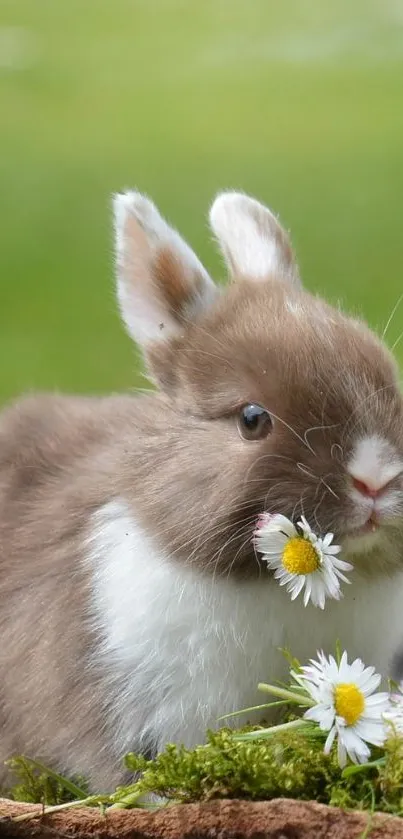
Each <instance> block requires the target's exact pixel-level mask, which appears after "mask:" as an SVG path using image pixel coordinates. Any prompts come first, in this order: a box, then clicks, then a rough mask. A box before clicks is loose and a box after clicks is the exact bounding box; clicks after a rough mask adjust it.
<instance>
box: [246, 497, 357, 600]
mask: <svg viewBox="0 0 403 839" xmlns="http://www.w3.org/2000/svg"><path fill="white" fill-rule="evenodd" d="M332 541H333V533H327V534H326V536H324V537H323V538H321V537H320V536H316V535H315V533H314V532H313V530H312V529H311V527H310V526H309V524H308V522H307V520H306V519H305V518H304V516H302V517H301V520H300V521H299V522H298V523H297V526H296V527H295V526H294V525H293V523H292V522H291V521H290V520H289V519H287V518H286V517H285V516H282V515H270V514H269V513H265V514H264V515H262V516H260V518H259V519H258V522H257V528H256V530H255V533H254V543H255V546H256V549H257V550H258V551H259V553H261V554H263V559H264V560H265V562H267V567H268V568H270V570H272V571H274V577H275V579H276V580H278V581H279V583H280V585H281V586H285V587H286V590H287V591H288V592H289V593H290V594H291V600H295V598H296V597H298V595H299V594H300V593H301V591H302V590H303V589H304V588H305V591H304V605H305V606H307V605H308V603H309V601H310V600H311V602H312V603H313V605H314V606H319V607H320V608H321V609H324V607H325V600H326V598H327V597H331V598H333V599H334V600H339V599H340V597H341V592H340V580H343V582H345V583H348V582H349V580H347V577H345V575H344V574H343V571H351V569H352V567H353V566H352V565H350V563H349V562H344V561H343V560H342V559H339V558H338V557H337V554H338V553H340V551H341V548H340V547H339V545H332Z"/></svg>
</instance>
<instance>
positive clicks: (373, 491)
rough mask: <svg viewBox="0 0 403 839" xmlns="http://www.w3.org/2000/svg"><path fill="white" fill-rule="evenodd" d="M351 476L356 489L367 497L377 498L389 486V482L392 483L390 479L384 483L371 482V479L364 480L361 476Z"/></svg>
mask: <svg viewBox="0 0 403 839" xmlns="http://www.w3.org/2000/svg"><path fill="white" fill-rule="evenodd" d="M351 477H352V484H353V487H354V489H356V490H357V491H358V492H359V493H360V494H361V495H365V496H366V497H367V498H377V497H378V495H380V494H381V493H382V492H383V491H384V490H385V489H386V488H387V486H388V484H390V481H385V482H384V483H379V482H377V481H372V482H371V483H369V481H362V480H361V478H356V477H355V476H354V475H352V476H351Z"/></svg>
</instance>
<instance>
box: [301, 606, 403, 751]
mask: <svg viewBox="0 0 403 839" xmlns="http://www.w3.org/2000/svg"><path fill="white" fill-rule="evenodd" d="M317 596H318V592H317V590H313V591H312V599H314V598H315V597H317ZM317 655H318V658H317V660H316V661H315V660H311V661H310V663H309V665H308V666H306V667H303V668H302V673H298V674H294V678H295V679H296V681H297V682H298V683H299V684H300V685H301V686H303V687H304V688H305V689H306V690H307V692H308V694H309V695H310V697H311V698H312V699H313V701H314V702H315V705H314V706H313V707H311V708H309V709H308V710H307V711H306V712H305V714H304V719H307V720H310V721H311V722H316V723H317V724H318V725H319V727H320V729H321V730H322V731H328V732H329V734H328V737H327V739H326V743H325V752H326V754H328V753H329V751H330V749H331V748H332V745H333V743H334V741H335V740H336V739H337V754H338V761H339V764H340V766H345V764H346V762H347V757H348V758H349V759H350V760H351V761H353V763H362V762H363V761H366V760H368V758H369V756H370V749H369V747H368V744H371V745H373V746H381V745H382V744H383V743H384V742H385V738H386V736H387V726H388V720H389V725H393V710H392V706H393V702H392V700H391V699H390V697H389V694H388V693H386V692H383V693H375V692H374V691H376V689H377V687H378V686H379V683H380V677H379V676H378V674H377V673H375V670H374V668H373V667H365V665H364V663H363V662H362V661H361V659H359V658H357V659H355V660H354V661H353V662H352V663H351V664H349V662H348V658H347V653H346V652H345V651H344V652H343V654H342V656H341V658H340V660H339V662H337V661H336V660H335V658H334V657H333V656H329V657H328V658H327V657H326V656H325V655H324V653H323V652H322V651H321V652H319V653H318V654H317ZM396 704H397V705H398V706H400V719H399V722H400V725H401V729H400V730H401V731H402V734H403V695H402V697H401V701H399V702H397V703H396Z"/></svg>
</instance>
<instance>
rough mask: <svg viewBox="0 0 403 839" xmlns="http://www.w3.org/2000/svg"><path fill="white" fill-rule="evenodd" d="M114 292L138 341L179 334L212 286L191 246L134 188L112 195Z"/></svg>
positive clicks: (213, 291) (209, 296)
mask: <svg viewBox="0 0 403 839" xmlns="http://www.w3.org/2000/svg"><path fill="white" fill-rule="evenodd" d="M113 209H114V219H115V242H116V271H117V296H118V300H119V306H120V310H121V313H122V317H123V320H124V322H125V324H126V327H127V329H128V331H129V333H130V335H131V336H132V338H134V340H135V341H137V343H139V344H140V345H141V346H143V347H144V346H148V345H149V344H150V343H152V342H155V341H158V340H161V339H162V340H164V339H166V338H170V337H173V336H176V335H180V333H181V331H182V329H183V325H184V323H185V322H187V321H189V320H192V319H193V318H194V317H197V315H198V313H199V312H200V311H201V310H203V309H205V308H207V307H208V306H209V305H210V304H211V303H212V301H213V300H214V298H215V296H216V293H217V289H216V286H215V285H214V283H213V281H212V280H211V279H210V277H209V275H208V274H207V272H206V271H205V269H204V268H203V266H202V264H201V262H199V260H198V258H197V256H196V255H195V254H194V253H193V251H192V250H191V248H189V246H188V245H187V244H186V242H184V241H183V239H182V238H181V237H180V236H179V234H178V233H177V232H176V231H175V230H173V229H172V228H171V227H169V225H168V224H167V223H166V221H165V220H164V219H163V218H162V217H161V215H160V214H159V212H158V210H157V208H156V207H155V205H154V204H153V203H152V201H150V200H149V199H148V198H146V197H145V196H144V195H141V194H140V193H139V192H126V193H123V194H117V195H115V196H114V200H113Z"/></svg>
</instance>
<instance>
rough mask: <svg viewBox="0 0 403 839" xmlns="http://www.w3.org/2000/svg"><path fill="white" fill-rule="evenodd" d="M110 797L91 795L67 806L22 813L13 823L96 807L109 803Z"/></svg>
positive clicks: (70, 802)
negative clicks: (64, 811)
mask: <svg viewBox="0 0 403 839" xmlns="http://www.w3.org/2000/svg"><path fill="white" fill-rule="evenodd" d="M109 800H110V796H109V795H97V796H95V795H89V796H88V798H81V799H80V800H79V801H67V802H66V803H65V804H55V805H54V806H52V807H43V808H42V809H38V810H34V811H32V810H31V811H30V812H29V813H21V815H19V816H13V818H12V821H13V822H26V821H29V820H30V819H37V818H40V817H41V816H47V815H48V813H59V812H61V811H62V810H69V809H72V808H73V807H96V806H97V805H98V804H102V802H108V801H109Z"/></svg>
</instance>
